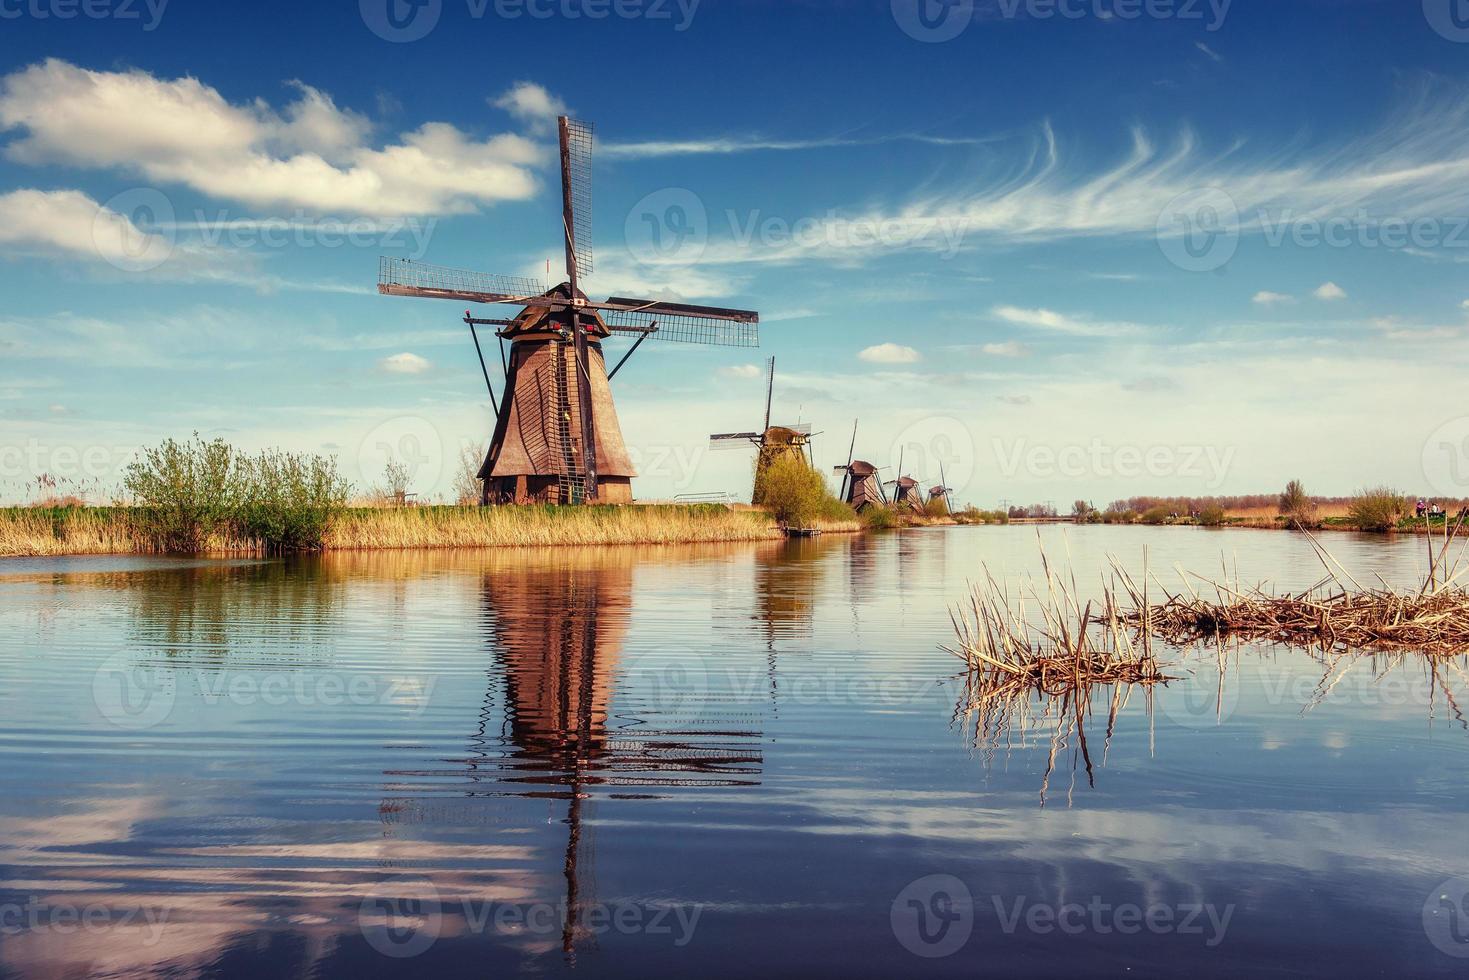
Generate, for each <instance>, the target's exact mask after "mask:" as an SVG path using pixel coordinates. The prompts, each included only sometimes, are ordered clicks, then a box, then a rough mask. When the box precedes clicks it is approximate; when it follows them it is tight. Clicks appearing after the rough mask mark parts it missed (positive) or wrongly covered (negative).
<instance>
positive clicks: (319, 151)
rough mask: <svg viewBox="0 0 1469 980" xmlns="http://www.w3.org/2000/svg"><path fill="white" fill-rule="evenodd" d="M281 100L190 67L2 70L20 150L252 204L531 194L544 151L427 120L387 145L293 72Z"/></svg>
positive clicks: (407, 208)
mask: <svg viewBox="0 0 1469 980" xmlns="http://www.w3.org/2000/svg"><path fill="white" fill-rule="evenodd" d="M295 88H296V90H297V99H296V100H295V101H294V102H292V103H291V104H290V105H288V106H286V107H285V109H284V110H283V111H277V110H275V109H273V108H271V107H270V106H269V105H268V104H267V103H266V102H265V101H264V100H261V99H256V100H254V101H252V102H248V103H244V104H240V105H236V104H232V103H230V102H229V101H228V100H226V99H225V98H224V97H223V96H222V95H221V94H220V93H219V92H218V91H216V90H215V89H213V88H211V87H209V86H208V85H205V84H203V83H202V82H200V81H199V80H197V79H194V78H187V77H186V78H177V79H161V78H158V77H155V76H154V75H151V74H149V73H147V72H144V71H140V70H132V71H119V72H106V71H91V70H88V69H83V68H79V67H77V66H75V65H72V64H69V63H67V62H65V61H60V60H57V59H51V60H48V61H46V62H44V63H42V64H38V65H32V66H31V67H29V68H24V69H21V70H19V71H16V72H13V73H11V74H10V75H7V76H5V77H4V78H3V79H0V130H21V131H22V132H23V134H24V135H22V136H20V137H19V138H17V139H14V140H12V142H11V143H10V144H9V145H8V147H7V148H6V155H7V156H8V157H10V159H12V160H15V161H17V162H19V163H25V164H33V165H45V164H54V163H60V164H66V165H70V166H77V167H92V168H105V169H114V168H115V169H118V170H121V171H123V172H125V173H129V174H135V175H137V176H138V177H140V178H142V179H144V180H148V181H151V182H154V183H157V184H159V185H165V186H166V185H182V186H185V187H189V188H192V189H194V190H196V191H200V192H202V193H204V194H207V195H209V196H211V197H214V198H218V199H221V200H229V201H236V202H240V203H242V204H246V205H250V206H259V207H265V206H291V207H299V208H304V209H308V210H311V211H313V212H324V213H331V212H347V213H351V214H354V215H355V214H365V215H375V216H394V215H406V214H449V213H461V212H468V211H472V210H474V209H475V208H476V207H477V206H478V205H481V204H489V203H493V202H495V201H500V200H520V199H525V198H528V197H530V196H531V195H532V194H534V193H535V191H536V188H537V181H536V179H535V177H534V176H533V174H532V173H531V170H530V168H531V167H532V166H533V165H535V164H537V163H539V162H541V161H542V159H543V150H542V148H541V147H539V146H538V145H537V144H535V143H532V142H531V141H529V140H527V139H525V138H524V137H522V136H517V135H510V134H506V135H500V136H494V137H491V138H489V139H487V140H483V141H477V140H474V139H471V138H470V137H468V136H466V135H465V134H464V133H461V132H460V131H459V130H458V129H456V128H454V127H453V126H450V125H448V124H446V123H434V122H430V123H425V124H424V125H422V126H420V127H419V128H418V129H416V130H414V131H412V132H408V133H403V134H400V135H399V136H397V137H396V138H394V139H391V140H388V141H387V142H386V143H384V144H383V145H381V146H373V145H369V144H368V143H367V142H366V138H367V136H368V131H369V128H370V127H369V125H368V123H367V121H366V120H365V119H364V118H363V117H362V116H360V115H357V114H356V113H352V112H348V111H344V110H342V109H340V108H338V107H337V106H336V105H335V104H334V103H333V102H332V100H331V98H330V97H329V96H327V95H325V94H324V93H322V92H320V91H318V90H316V89H313V88H311V87H309V86H306V85H302V84H300V83H295Z"/></svg>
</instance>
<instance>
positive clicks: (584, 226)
mask: <svg viewBox="0 0 1469 980" xmlns="http://www.w3.org/2000/svg"><path fill="white" fill-rule="evenodd" d="M566 151H567V154H566V175H567V179H568V180H569V181H570V182H571V237H572V241H573V242H575V243H576V248H575V253H576V272H577V275H578V276H588V275H591V274H592V273H593V272H594V271H595V267H594V265H593V255H592V124H591V123H589V122H583V121H582V120H580V119H568V120H567V121H566Z"/></svg>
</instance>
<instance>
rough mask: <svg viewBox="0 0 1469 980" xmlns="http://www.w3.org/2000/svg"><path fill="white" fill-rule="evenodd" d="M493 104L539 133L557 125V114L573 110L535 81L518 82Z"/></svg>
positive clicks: (562, 114) (566, 113)
mask: <svg viewBox="0 0 1469 980" xmlns="http://www.w3.org/2000/svg"><path fill="white" fill-rule="evenodd" d="M491 104H492V105H493V106H495V108H497V109H504V110H505V111H506V112H508V113H510V115H512V116H514V117H515V118H516V119H518V120H520V121H521V122H523V123H525V124H526V125H527V126H529V127H530V128H531V129H532V131H534V132H538V133H543V132H549V131H550V130H551V129H552V127H554V126H555V125H556V117H557V116H565V115H568V114H569V113H570V111H571V110H569V109H568V108H567V106H566V103H565V102H562V101H561V100H560V99H559V98H557V97H556V96H554V95H552V94H551V93H550V92H549V91H547V90H546V88H545V87H544V86H541V85H537V84H536V83H535V82H516V83H515V84H514V85H512V86H511V87H510V90H509V91H508V92H506V93H505V94H504V95H502V96H500V97H499V98H498V99H495V100H494V101H493V102H492V103H491Z"/></svg>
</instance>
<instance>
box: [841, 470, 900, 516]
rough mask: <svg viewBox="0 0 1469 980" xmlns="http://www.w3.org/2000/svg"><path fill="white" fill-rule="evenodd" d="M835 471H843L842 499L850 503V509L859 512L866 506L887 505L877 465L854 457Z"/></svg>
mask: <svg viewBox="0 0 1469 980" xmlns="http://www.w3.org/2000/svg"><path fill="white" fill-rule="evenodd" d="M836 469H837V472H839V473H845V474H846V479H845V480H843V484H844V485H845V494H844V495H843V498H842V499H843V500H845V501H846V502H847V503H848V504H850V505H851V507H852V509H853V510H855V511H857V512H858V513H861V512H862V511H863V510H865V509H867V508H868V507H884V506H886V505H887V502H888V501H887V495H886V494H885V493H884V492H883V489H882V481H881V480H879V479H878V474H877V467H876V466H873V465H872V464H871V463H869V462H867V461H866V460H862V459H854V460H852V461H851V462H850V463H848V464H847V465H846V466H838V467H837V468H836Z"/></svg>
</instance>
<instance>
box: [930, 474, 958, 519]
mask: <svg viewBox="0 0 1469 980" xmlns="http://www.w3.org/2000/svg"><path fill="white" fill-rule="evenodd" d="M939 479H940V480H942V481H944V482H942V483H940V484H939V485H938V486H936V487H934V488H933V489H932V490H929V491H928V502H929V503H933V502H934V501H935V500H942V501H943V502H944V513H945V514H952V513H953V512H954V506H953V504H952V503H950V500H949V498H950V497H951V496H952V495H953V493H954V488H953V487H951V486H948V480H947V478H946V477H945V476H944V464H943V463H940V464H939Z"/></svg>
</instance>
